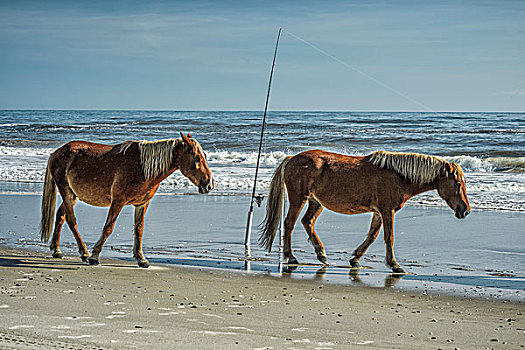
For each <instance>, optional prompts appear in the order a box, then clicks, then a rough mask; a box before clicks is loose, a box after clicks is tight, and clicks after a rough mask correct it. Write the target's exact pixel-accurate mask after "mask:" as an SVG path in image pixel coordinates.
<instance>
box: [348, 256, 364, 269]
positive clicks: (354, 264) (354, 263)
mask: <svg viewBox="0 0 525 350" xmlns="http://www.w3.org/2000/svg"><path fill="white" fill-rule="evenodd" d="M350 266H352V267H353V268H354V269H358V268H360V267H361V264H359V260H357V258H355V257H354V258H352V259H350Z"/></svg>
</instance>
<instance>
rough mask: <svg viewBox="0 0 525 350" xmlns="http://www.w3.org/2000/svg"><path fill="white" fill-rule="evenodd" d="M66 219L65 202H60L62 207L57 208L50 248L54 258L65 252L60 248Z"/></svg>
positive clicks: (61, 255) (60, 256)
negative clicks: (61, 234) (61, 233)
mask: <svg viewBox="0 0 525 350" xmlns="http://www.w3.org/2000/svg"><path fill="white" fill-rule="evenodd" d="M65 221H66V209H65V208H64V203H62V204H60V207H59V208H58V210H57V214H56V219H55V230H54V231H53V237H52V238H51V244H50V245H49V249H51V252H52V253H53V258H59V259H60V258H62V257H63V256H64V254H62V251H61V250H60V232H61V231H62V225H63V224H64V222H65Z"/></svg>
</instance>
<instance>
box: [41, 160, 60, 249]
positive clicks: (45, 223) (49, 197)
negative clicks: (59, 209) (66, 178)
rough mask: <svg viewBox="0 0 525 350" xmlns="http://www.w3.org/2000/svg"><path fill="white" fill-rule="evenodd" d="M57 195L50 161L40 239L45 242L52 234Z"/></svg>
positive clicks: (45, 180) (46, 177) (47, 170)
mask: <svg viewBox="0 0 525 350" xmlns="http://www.w3.org/2000/svg"><path fill="white" fill-rule="evenodd" d="M56 196H57V188H56V184H55V180H53V175H52V174H51V164H50V161H48V162H47V169H46V176H45V179H44V193H43V194H42V217H41V219H40V239H41V240H42V241H43V242H48V241H49V236H51V229H52V227H53V221H54V219H55V206H56V199H57V198H56Z"/></svg>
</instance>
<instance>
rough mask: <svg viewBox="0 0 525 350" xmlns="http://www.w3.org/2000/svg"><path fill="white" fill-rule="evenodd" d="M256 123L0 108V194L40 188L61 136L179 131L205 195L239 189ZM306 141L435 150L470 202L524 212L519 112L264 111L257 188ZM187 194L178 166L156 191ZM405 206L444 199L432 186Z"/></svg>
mask: <svg viewBox="0 0 525 350" xmlns="http://www.w3.org/2000/svg"><path fill="white" fill-rule="evenodd" d="M261 121H262V112H259V111H247V112H231V111H102V110H82V111H72V110H64V111H60V110H49V111H35V110H30V111H25V110H4V111H0V194H39V193H41V183H42V181H43V177H44V172H45V167H46V162H47V157H48V156H49V154H50V153H51V152H52V151H53V150H54V149H56V148H57V147H59V146H60V145H62V144H64V143H66V142H68V141H71V140H87V141H93V142H101V143H106V144H117V143H120V142H123V141H125V140H130V139H132V140H158V139H165V138H178V137H180V136H179V131H183V132H185V133H187V132H190V133H191V134H192V135H193V136H194V137H195V138H196V139H197V140H198V141H199V142H200V143H201V145H202V146H203V148H204V150H205V151H206V152H207V155H208V162H209V165H210V168H211V170H212V172H213V174H214V178H215V185H216V187H215V190H214V192H212V195H247V194H249V193H251V189H252V186H253V176H254V173H255V165H256V160H257V149H258V142H259V137H260V128H261ZM308 149H324V150H329V151H334V152H340V153H344V154H350V155H366V154H369V153H371V152H373V151H376V150H389V151H398V152H417V153H425V154H431V155H435V156H438V157H442V158H444V159H446V160H449V161H455V162H457V163H458V164H460V165H461V166H462V168H463V169H464V170H465V172H466V178H467V192H468V195H469V200H470V204H471V207H472V209H473V210H476V209H490V210H504V211H525V200H524V198H525V113H467V112H461V113H459V112H417V113H414V112H313V111H305V112H273V111H270V112H269V113H268V115H267V128H266V134H265V139H264V146H263V153H262V158H261V171H260V178H259V181H258V187H257V192H258V193H262V194H266V193H267V190H268V186H269V182H270V177H271V174H272V173H273V170H274V169H275V167H276V166H277V165H278V164H279V162H280V161H281V160H282V159H283V157H284V156H286V155H293V154H296V153H298V152H301V151H304V150H308ZM192 193H196V189H195V187H194V186H193V185H192V184H191V183H190V182H189V181H188V180H187V179H186V178H184V177H183V176H182V175H181V174H180V173H176V174H174V175H172V176H171V177H170V178H168V179H167V180H166V181H165V182H164V183H163V184H162V185H161V187H160V189H159V194H163V195H180V194H192ZM408 204H409V205H419V206H435V207H439V206H444V205H445V203H444V202H443V201H442V200H441V199H440V198H439V197H438V196H437V194H436V193H435V191H434V192H429V193H425V194H423V195H420V196H417V197H415V198H413V199H411V200H410V201H409V203H408Z"/></svg>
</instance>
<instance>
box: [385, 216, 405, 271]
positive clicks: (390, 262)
mask: <svg viewBox="0 0 525 350" xmlns="http://www.w3.org/2000/svg"><path fill="white" fill-rule="evenodd" d="M394 214H395V211H394V210H386V211H382V212H381V218H382V219H383V232H384V235H385V244H386V266H388V267H390V268H391V269H392V272H394V273H404V272H405V270H403V268H402V267H401V265H399V264H398V263H397V261H396V259H395V257H394Z"/></svg>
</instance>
